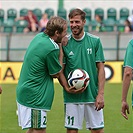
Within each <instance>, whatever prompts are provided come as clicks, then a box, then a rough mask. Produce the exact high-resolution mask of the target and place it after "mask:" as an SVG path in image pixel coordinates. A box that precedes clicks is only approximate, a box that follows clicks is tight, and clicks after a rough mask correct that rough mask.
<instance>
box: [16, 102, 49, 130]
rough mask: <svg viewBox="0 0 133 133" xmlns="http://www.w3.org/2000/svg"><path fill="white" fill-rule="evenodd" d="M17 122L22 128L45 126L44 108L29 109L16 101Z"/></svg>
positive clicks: (45, 115) (45, 114)
mask: <svg viewBox="0 0 133 133" xmlns="http://www.w3.org/2000/svg"><path fill="white" fill-rule="evenodd" d="M17 107H18V123H19V126H21V127H22V129H27V128H36V129H40V128H46V123H47V113H46V111H45V110H36V109H31V108H28V107H26V106H23V105H21V104H19V103H17Z"/></svg>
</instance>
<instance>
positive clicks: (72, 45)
mask: <svg viewBox="0 0 133 133" xmlns="http://www.w3.org/2000/svg"><path fill="white" fill-rule="evenodd" d="M85 15H86V14H85V12H84V11H82V10H80V9H73V10H72V11H71V12H70V13H69V21H70V28H71V31H72V34H70V35H69V36H68V42H67V41H64V46H63V52H64V69H63V70H62V73H60V79H59V81H60V83H61V85H62V86H63V87H64V91H63V93H64V105H65V127H66V128H67V133H78V130H79V129H82V124H83V120H84V119H85V121H86V129H89V130H90V131H91V133H103V132H104V130H103V128H104V117H103V108H104V84H105V71H104V62H105V59H104V54H103V48H102V44H101V41H100V38H99V37H97V36H94V35H92V34H90V33H87V32H85V31H84V25H85V23H86V20H85ZM65 42H66V44H65ZM78 68H80V69H83V70H85V71H86V72H87V73H88V74H89V77H90V82H89V85H88V86H87V87H86V88H81V90H80V93H79V92H78V93H70V92H69V90H68V88H69V86H68V83H67V77H68V74H69V73H70V72H71V71H73V70H75V69H78Z"/></svg>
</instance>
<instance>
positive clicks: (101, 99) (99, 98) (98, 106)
mask: <svg viewBox="0 0 133 133" xmlns="http://www.w3.org/2000/svg"><path fill="white" fill-rule="evenodd" d="M95 106H96V108H95V110H97V111H99V110H101V109H103V108H104V95H103V94H98V96H97V98H96V102H95Z"/></svg>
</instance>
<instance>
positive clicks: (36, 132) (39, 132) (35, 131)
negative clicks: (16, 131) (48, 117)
mask: <svg viewBox="0 0 133 133" xmlns="http://www.w3.org/2000/svg"><path fill="white" fill-rule="evenodd" d="M26 133H46V129H40V130H38V129H32V128H31V129H28V131H27V132H26Z"/></svg>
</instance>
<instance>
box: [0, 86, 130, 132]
mask: <svg viewBox="0 0 133 133" xmlns="http://www.w3.org/2000/svg"><path fill="white" fill-rule="evenodd" d="M2 87H3V93H2V95H1V96H0V133H25V132H26V131H25V130H22V129H21V127H19V126H18V121H17V115H16V96H15V91H16V90H15V89H16V85H13V84H6V85H2ZM128 102H129V104H130V105H131V89H130V91H129V96H128ZM120 109H121V84H106V86H105V108H104V118H105V133H133V128H131V121H132V120H131V114H130V115H129V120H128V121H127V120H125V119H124V118H123V117H122V116H121V114H120ZM131 111H132V110H131V108H130V113H131ZM65 132H66V129H65V128H64V106H63V96H62V87H61V86H60V85H59V84H55V98H54V102H53V106H52V110H51V111H50V112H48V123H47V133H65ZM79 133H89V131H87V130H86V129H85V124H84V125H83V129H82V130H80V131H79Z"/></svg>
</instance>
